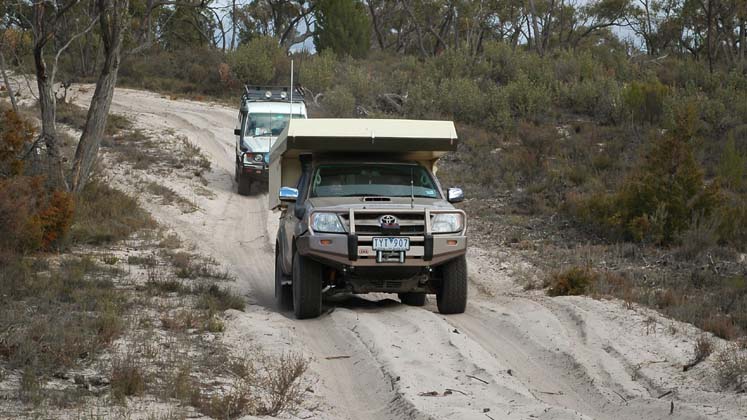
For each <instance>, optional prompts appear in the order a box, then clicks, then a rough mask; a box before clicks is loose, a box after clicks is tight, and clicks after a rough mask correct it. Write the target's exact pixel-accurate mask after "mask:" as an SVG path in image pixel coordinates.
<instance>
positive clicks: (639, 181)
mask: <svg viewBox="0 0 747 420" xmlns="http://www.w3.org/2000/svg"><path fill="white" fill-rule="evenodd" d="M719 196H720V193H719V189H718V185H717V184H705V183H704V180H703V170H702V169H701V168H700V165H698V163H697V162H696V161H695V158H694V157H693V153H692V150H691V148H690V146H689V145H688V144H687V143H686V142H685V141H684V140H682V139H681V138H677V137H675V135H665V136H661V137H659V138H657V139H655V140H654V143H653V145H652V148H651V151H650V152H649V154H648V155H647V156H646V157H645V158H644V160H643V162H641V164H640V165H639V166H638V167H637V168H636V169H634V171H633V173H632V174H631V175H630V177H629V178H628V180H627V181H626V183H625V184H624V185H623V187H622V189H621V190H620V192H619V194H618V200H619V201H618V205H619V207H620V213H621V218H622V220H621V222H622V223H623V226H624V227H625V230H626V231H627V233H628V235H629V237H631V238H632V239H635V240H644V239H647V238H652V239H653V240H654V241H655V242H664V243H666V242H670V241H671V240H672V239H673V238H674V237H675V235H677V234H678V233H680V232H682V231H683V230H685V229H686V228H687V227H688V226H690V223H691V222H692V220H694V218H696V217H706V218H707V217H709V216H710V215H711V213H712V212H713V210H714V209H715V208H716V205H717V204H718V201H719ZM652 235H653V236H652Z"/></svg>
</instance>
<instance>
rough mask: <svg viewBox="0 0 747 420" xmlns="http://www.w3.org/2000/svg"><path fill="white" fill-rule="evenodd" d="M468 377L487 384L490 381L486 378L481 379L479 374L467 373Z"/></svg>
mask: <svg viewBox="0 0 747 420" xmlns="http://www.w3.org/2000/svg"><path fill="white" fill-rule="evenodd" d="M467 377H468V378H472V379H474V380H476V381H480V382H482V383H484V384H485V385H487V384H488V383H489V382H488V381H486V380H485V379H480V378H478V377H477V376H472V375H467Z"/></svg>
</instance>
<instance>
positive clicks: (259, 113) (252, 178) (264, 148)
mask: <svg viewBox="0 0 747 420" xmlns="http://www.w3.org/2000/svg"><path fill="white" fill-rule="evenodd" d="M306 117H307V115H306V104H305V103H304V101H303V95H302V93H301V91H300V90H298V89H294V90H292V91H291V90H290V89H289V88H287V87H261V86H245V87H244V94H243V95H242V97H241V106H240V108H239V116H238V118H237V121H236V128H235V129H234V135H235V136H236V172H235V178H236V183H237V184H238V192H239V194H241V195H249V194H251V193H252V191H253V190H255V191H256V190H258V189H259V188H258V187H259V186H261V185H267V169H268V164H269V152H270V148H271V147H272V144H273V143H274V142H275V140H277V138H278V136H279V135H280V133H281V132H282V131H283V129H284V128H285V126H286V124H287V123H288V121H289V120H290V119H305V118H306Z"/></svg>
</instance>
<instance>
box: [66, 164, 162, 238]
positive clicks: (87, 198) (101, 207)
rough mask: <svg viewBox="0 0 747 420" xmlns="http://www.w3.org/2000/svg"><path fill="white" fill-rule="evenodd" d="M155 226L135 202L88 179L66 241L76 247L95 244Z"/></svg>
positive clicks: (98, 182)
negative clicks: (68, 238)
mask: <svg viewBox="0 0 747 420" xmlns="http://www.w3.org/2000/svg"><path fill="white" fill-rule="evenodd" d="M155 227H156V222H155V221H154V220H153V219H152V218H151V217H150V215H149V214H148V213H147V212H145V210H143V209H142V208H141V207H140V205H139V204H138V203H137V200H135V199H134V198H133V197H130V196H129V195H127V194H125V193H123V192H121V191H119V190H116V189H114V188H111V187H110V186H108V185H106V184H104V183H103V182H100V181H96V180H93V179H92V181H91V182H89V183H88V184H87V185H86V187H85V189H84V190H83V192H82V193H81V194H80V196H79V197H78V201H77V204H76V213H75V218H74V221H73V225H72V227H71V229H70V239H71V240H72V242H73V243H76V244H90V245H97V244H104V243H111V242H115V241H119V240H122V239H125V238H127V237H129V236H130V235H132V234H133V233H135V232H136V231H138V230H141V229H154V228H155Z"/></svg>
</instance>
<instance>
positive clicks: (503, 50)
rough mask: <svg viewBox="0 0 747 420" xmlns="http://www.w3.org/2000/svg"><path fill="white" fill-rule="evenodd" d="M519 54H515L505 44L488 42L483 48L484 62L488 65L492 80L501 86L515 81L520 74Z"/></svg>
mask: <svg viewBox="0 0 747 420" xmlns="http://www.w3.org/2000/svg"><path fill="white" fill-rule="evenodd" d="M517 54H519V52H515V51H514V50H513V49H512V48H511V46H510V45H508V44H506V43H505V42H497V41H489V42H486V43H485V45H484V46H483V55H482V61H484V62H485V63H486V64H487V67H488V69H489V70H488V75H489V77H490V79H492V80H493V81H495V82H496V83H499V84H501V85H506V84H508V83H509V82H510V81H512V80H514V79H515V78H516V75H517V73H518V67H517V63H516V62H517V58H516V55H517Z"/></svg>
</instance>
